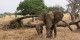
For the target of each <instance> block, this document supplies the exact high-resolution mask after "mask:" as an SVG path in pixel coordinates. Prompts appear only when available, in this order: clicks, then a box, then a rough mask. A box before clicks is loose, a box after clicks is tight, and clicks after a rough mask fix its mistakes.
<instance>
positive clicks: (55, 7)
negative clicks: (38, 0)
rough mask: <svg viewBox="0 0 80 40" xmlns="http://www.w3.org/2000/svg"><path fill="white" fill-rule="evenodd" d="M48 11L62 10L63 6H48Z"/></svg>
mask: <svg viewBox="0 0 80 40" xmlns="http://www.w3.org/2000/svg"><path fill="white" fill-rule="evenodd" d="M48 11H60V12H64V8H63V7H61V6H54V7H48Z"/></svg>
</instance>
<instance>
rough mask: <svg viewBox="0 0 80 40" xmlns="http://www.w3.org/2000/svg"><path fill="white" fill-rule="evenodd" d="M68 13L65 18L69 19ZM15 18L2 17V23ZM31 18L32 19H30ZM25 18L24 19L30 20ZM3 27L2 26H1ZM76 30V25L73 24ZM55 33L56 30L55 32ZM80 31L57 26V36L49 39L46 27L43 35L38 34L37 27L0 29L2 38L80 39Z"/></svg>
mask: <svg viewBox="0 0 80 40" xmlns="http://www.w3.org/2000/svg"><path fill="white" fill-rule="evenodd" d="M67 17H68V15H67V14H66V16H65V18H66V19H64V18H63V19H64V20H69V19H68V18H69V17H68V18H67ZM12 19H14V18H10V17H5V18H0V24H6V23H7V22H9V20H12ZM29 20H31V19H29ZM29 20H24V21H29ZM0 27H2V26H0ZM71 27H72V28H73V29H74V30H75V29H76V26H75V25H72V26H71ZM53 34H54V32H53ZM79 37H80V31H75V32H71V31H70V30H69V29H68V28H67V27H57V37H56V38H54V35H53V37H52V38H50V39H48V38H46V29H45V27H44V30H43V35H40V36H38V35H37V33H36V30H35V28H25V29H13V30H0V40H80V38H79Z"/></svg>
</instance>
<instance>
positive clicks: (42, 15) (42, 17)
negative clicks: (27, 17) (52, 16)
mask: <svg viewBox="0 0 80 40" xmlns="http://www.w3.org/2000/svg"><path fill="white" fill-rule="evenodd" d="M45 16H46V13H42V14H40V15H39V18H38V19H39V20H40V21H44V20H45Z"/></svg>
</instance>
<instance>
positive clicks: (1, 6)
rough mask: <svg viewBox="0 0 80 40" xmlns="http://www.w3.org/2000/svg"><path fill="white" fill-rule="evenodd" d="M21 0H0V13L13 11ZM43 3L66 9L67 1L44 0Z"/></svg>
mask: <svg viewBox="0 0 80 40" xmlns="http://www.w3.org/2000/svg"><path fill="white" fill-rule="evenodd" d="M21 1H23V0H0V13H4V12H11V13H14V12H15V11H16V8H17V7H18V5H19V3H20V2H21ZM44 3H45V5H47V6H48V7H52V6H55V5H60V6H62V7H63V8H65V9H66V5H67V4H68V2H67V1H66V0H44Z"/></svg>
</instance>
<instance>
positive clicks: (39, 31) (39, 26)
mask: <svg viewBox="0 0 80 40" xmlns="http://www.w3.org/2000/svg"><path fill="white" fill-rule="evenodd" d="M42 30H43V26H41V25H36V31H37V33H38V34H39V35H40V34H42Z"/></svg>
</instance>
